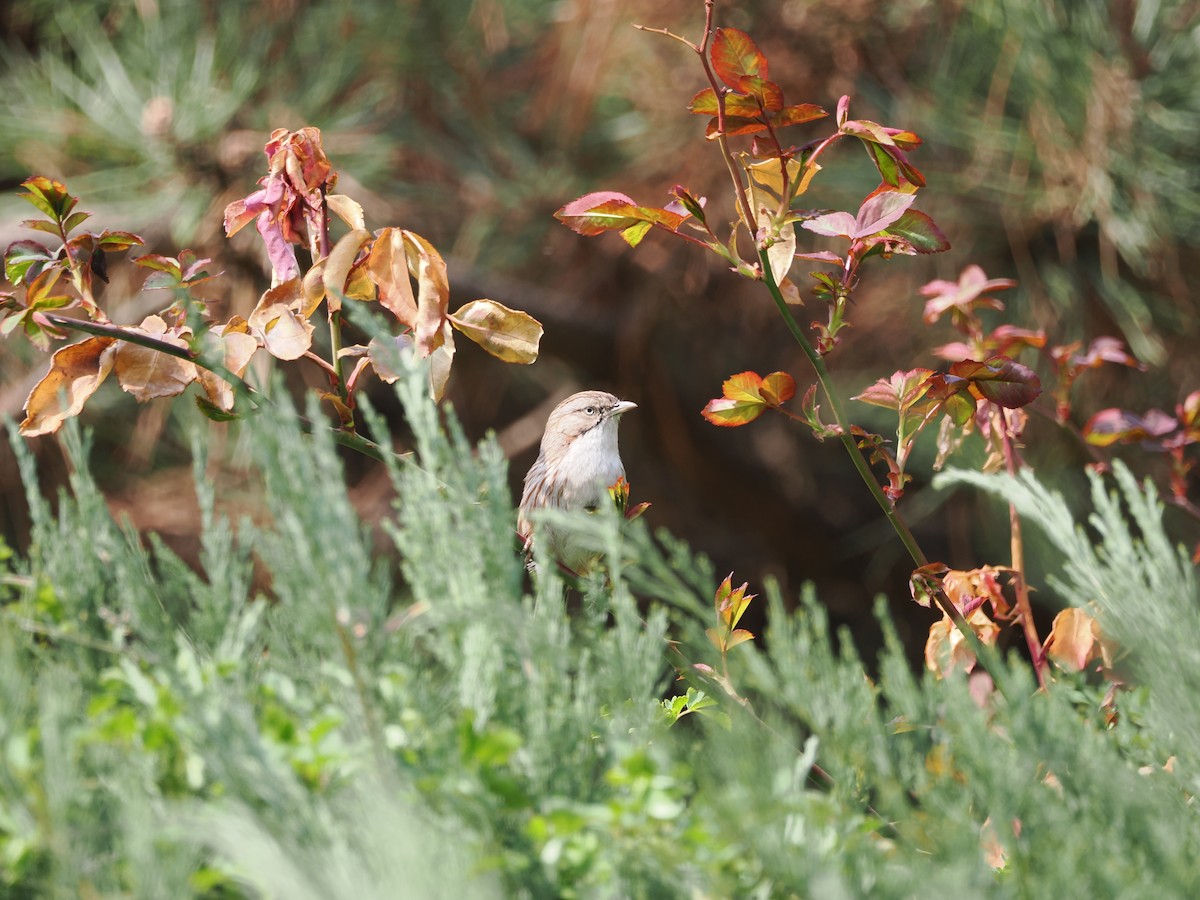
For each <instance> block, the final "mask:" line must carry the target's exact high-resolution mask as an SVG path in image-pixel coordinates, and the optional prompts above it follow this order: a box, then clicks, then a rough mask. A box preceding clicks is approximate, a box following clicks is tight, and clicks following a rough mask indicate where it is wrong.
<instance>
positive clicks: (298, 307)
mask: <svg viewBox="0 0 1200 900" xmlns="http://www.w3.org/2000/svg"><path fill="white" fill-rule="evenodd" d="M306 306H307V300H306V298H305V295H304V286H303V283H302V282H301V280H300V279H299V278H298V277H297V278H291V279H289V280H287V281H285V282H284V283H283V284H281V285H278V286H277V287H273V288H271V289H270V290H269V291H267V292H266V293H265V294H263V295H262V298H261V299H260V300H259V301H258V306H257V307H256V308H255V310H254V312H252V313H250V318H249V319H248V320H247V322H246V324H247V326H248V327H249V329H250V333H251V334H253V335H254V336H255V337H256V338H257V339H258V342H259V343H260V344H261V345H262V346H263V347H266V348H267V352H269V353H270V354H271V355H272V356H274V357H275V358H276V359H283V360H291V359H299V358H300V357H301V356H303V355H304V353H305V351H307V350H308V348H309V347H311V346H312V336H313V330H314V329H313V326H312V323H311V322H309V321H308V318H307V316H305V315H304V309H305V308H306Z"/></svg>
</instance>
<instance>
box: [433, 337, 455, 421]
mask: <svg viewBox="0 0 1200 900" xmlns="http://www.w3.org/2000/svg"><path fill="white" fill-rule="evenodd" d="M441 338H442V339H441V342H440V343H439V344H438V347H437V349H436V350H434V351H433V352H432V353H430V354H429V393H430V395H431V396H432V397H433V400H434V402H435V403H440V402H441V400H442V397H443V395H445V393H446V382H447V381H449V380H450V365H451V364H452V363H453V362H454V331H453V330H452V329H451V328H450V324H449V323H448V322H447V323H445V324H443V325H442V335H441Z"/></svg>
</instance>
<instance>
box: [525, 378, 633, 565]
mask: <svg viewBox="0 0 1200 900" xmlns="http://www.w3.org/2000/svg"><path fill="white" fill-rule="evenodd" d="M636 408H637V404H636V403H634V402H633V401H631V400H619V399H617V398H616V397H615V396H613V395H612V394H609V393H605V392H604V391H580V392H579V393H577V394H572V395H571V396H570V397H568V398H567V399H566V400H563V401H562V402H561V403H559V404H558V406H556V407H554V410H553V411H552V412H551V413H550V417H549V418H548V419H547V420H546V430H545V432H544V433H543V434H542V443H541V449H540V450H539V452H538V457H537V459H536V460H535V461H534V463H533V465H532V466H531V467H530V469H529V472H528V474H526V476H525V489H524V491H523V492H522V494H521V506H520V510H519V512H518V516H517V533H518V534H519V535H520V537H521V539H522V540H523V541H524V543H525V551H526V553H527V554H528V553H529V552H530V551H531V549H532V546H533V541H534V539H535V535H534V526H533V522H532V521H531V518H530V517H531V515H532V514H533V513H534V512H535V511H536V510H539V509H545V508H547V507H549V508H551V509H561V510H581V511H588V512H591V511H593V510H595V509H597V508H599V506H600V504H601V503H602V502H603V501H604V500H605V499H606V498H607V496H608V488H609V487H611V486H612V485H614V484H616V482H617V481H618V479H621V478H624V477H625V467H624V466H623V465H622V464H621V454H620V451H619V449H618V447H617V426H618V425H619V424H620V421H621V416H623V415H624V414H625V413H627V412H629V411H630V410H631V409H636ZM536 539H537V540H539V541H545V542H546V543H545V545H544V549H546V550H547V551H548V553H549V555H550V556H551V557H552V558H553V559H554V560H556V561H557V562H558V563H559V564H561V565H562V566H563V567H565V568H566V569H569V570H570V571H572V572H575V573H577V574H581V573H582V572H584V571H586V570H587V569H588V568H590V567H591V565H592V564H593V563H594V562H595V560H596V559H597V558H598V557H599V555H600V554H599V552H598V551H597V549H596V548H594V547H591V546H588V544H587V542H586V541H585V540H584V539H582V538H581V537H580V536H579V535H577V534H571V533H570V532H569V531H567V530H565V529H563V528H561V527H560V526H556V525H551V524H550V523H548V522H542V523H539V524H538V527H537V536H536Z"/></svg>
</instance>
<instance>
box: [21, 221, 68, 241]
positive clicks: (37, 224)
mask: <svg viewBox="0 0 1200 900" xmlns="http://www.w3.org/2000/svg"><path fill="white" fill-rule="evenodd" d="M21 225H22V227H24V228H32V229H33V230H34V231H44V232H46V234H52V235H54V236H55V237H61V236H62V235H60V234H59V233H58V225H56V224H55V223H54V222H47V221H46V220H45V219H25V220H24V221H23V222H21Z"/></svg>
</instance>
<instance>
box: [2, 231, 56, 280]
mask: <svg viewBox="0 0 1200 900" xmlns="http://www.w3.org/2000/svg"><path fill="white" fill-rule="evenodd" d="M54 259H55V254H53V253H51V252H50V250H49V249H48V248H46V247H44V246H42V245H41V244H39V243H38V242H37V241H14V242H13V243H12V244H9V246H8V249H7V250H6V251H5V252H4V277H5V278H7V279H8V280H9V281H10V282H12V283H13V284H21V282H22V281H24V280H26V279H33V278H36V277H37V276H38V275H40V274H41V273H42V271H43V270H44V269H45V268H46V266H47V265H48V264H49V263H51V262H53V261H54Z"/></svg>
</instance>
